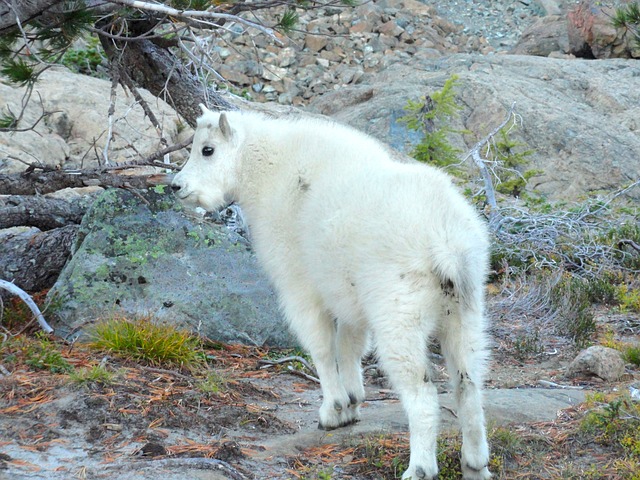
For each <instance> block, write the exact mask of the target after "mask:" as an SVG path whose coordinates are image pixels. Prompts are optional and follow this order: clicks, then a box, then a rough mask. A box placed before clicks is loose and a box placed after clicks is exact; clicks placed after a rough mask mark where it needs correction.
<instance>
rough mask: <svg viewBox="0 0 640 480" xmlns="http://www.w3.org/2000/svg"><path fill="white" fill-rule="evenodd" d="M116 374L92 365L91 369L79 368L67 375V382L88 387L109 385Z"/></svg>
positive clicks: (100, 366)
mask: <svg viewBox="0 0 640 480" xmlns="http://www.w3.org/2000/svg"><path fill="white" fill-rule="evenodd" d="M115 377H116V374H115V373H114V372H111V371H109V370H107V369H106V368H105V367H103V366H102V365H94V366H93V367H88V368H80V369H78V370H74V371H73V372H71V373H70V374H69V380H71V382H73V383H74V384H76V385H79V386H89V385H91V384H95V383H98V384H101V385H111V384H112V383H113V382H114V380H115Z"/></svg>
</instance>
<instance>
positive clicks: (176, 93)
mask: <svg viewBox="0 0 640 480" xmlns="http://www.w3.org/2000/svg"><path fill="white" fill-rule="evenodd" d="M100 41H101V43H102V47H103V48H104V50H105V52H106V53H107V56H108V57H109V62H110V63H111V64H115V65H117V66H118V67H119V68H120V69H121V71H122V72H123V74H125V75H129V77H130V78H131V79H132V80H133V81H134V82H135V83H136V84H137V85H138V86H139V87H142V88H146V89H147V90H149V91H150V92H151V93H152V94H153V95H155V96H156V97H158V98H162V99H164V100H165V101H167V102H168V103H169V104H170V105H171V106H172V107H173V108H174V109H175V110H176V111H177V112H178V113H179V114H180V115H181V116H182V117H183V118H184V119H185V121H186V122H187V123H189V125H191V126H192V127H195V126H196V119H197V118H198V117H199V116H200V115H201V114H202V112H201V110H200V108H199V107H198V105H199V104H201V103H202V104H204V105H208V106H209V108H211V109H214V110H237V108H236V107H235V106H234V105H232V104H231V103H229V102H228V101H226V100H225V99H224V98H222V96H221V95H220V94H219V93H218V92H216V91H215V90H213V89H212V88H205V87H204V84H203V82H202V81H200V80H199V79H198V77H197V76H196V75H194V74H193V73H191V72H190V71H189V70H188V69H187V68H186V67H185V66H184V65H183V64H182V62H181V61H180V59H179V58H178V57H177V56H175V55H174V54H172V53H171V52H170V51H169V50H168V49H166V48H163V47H160V46H158V45H156V44H154V43H153V42H152V41H151V40H137V41H134V42H116V45H117V47H118V48H117V49H116V48H114V41H113V40H112V39H109V38H106V37H104V36H101V37H100Z"/></svg>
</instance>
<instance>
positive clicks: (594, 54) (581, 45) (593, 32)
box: [567, 0, 640, 59]
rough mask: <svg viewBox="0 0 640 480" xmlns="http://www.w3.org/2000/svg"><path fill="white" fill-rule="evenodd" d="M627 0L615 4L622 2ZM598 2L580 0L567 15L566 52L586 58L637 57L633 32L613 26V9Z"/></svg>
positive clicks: (614, 9)
mask: <svg viewBox="0 0 640 480" xmlns="http://www.w3.org/2000/svg"><path fill="white" fill-rule="evenodd" d="M631 1H632V0H623V1H621V2H618V3H620V4H622V5H624V4H628V3H631ZM633 1H635V0H633ZM602 3H603V2H596V1H593V0H582V1H581V2H579V3H578V4H577V5H576V6H575V7H574V8H572V9H571V10H570V11H569V13H568V14H567V27H568V28H567V33H568V36H569V51H570V53H572V54H574V55H576V56H578V57H586V58H600V59H603V58H640V45H638V42H637V41H636V36H635V32H634V31H633V30H631V29H626V28H615V27H614V26H613V24H612V19H613V18H614V17H615V13H616V8H615V7H613V6H611V5H602Z"/></svg>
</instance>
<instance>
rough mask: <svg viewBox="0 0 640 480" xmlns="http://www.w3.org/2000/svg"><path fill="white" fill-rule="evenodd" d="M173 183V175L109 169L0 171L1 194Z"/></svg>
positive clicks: (34, 193) (138, 186) (29, 193)
mask: <svg viewBox="0 0 640 480" xmlns="http://www.w3.org/2000/svg"><path fill="white" fill-rule="evenodd" d="M168 183H170V176H168V175H164V174H158V175H140V176H131V175H118V174H115V173H109V172H100V171H94V172H90V171H89V172H87V171H83V172H79V173H69V172H65V171H61V170H53V171H48V172H29V173H12V174H6V175H1V174H0V195H36V194H45V193H51V192H57V191H58V190H62V189H63V188H78V187H95V186H99V187H116V188H139V189H144V188H149V187H152V186H154V185H166V184H168Z"/></svg>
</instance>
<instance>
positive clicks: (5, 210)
mask: <svg viewBox="0 0 640 480" xmlns="http://www.w3.org/2000/svg"><path fill="white" fill-rule="evenodd" d="M90 204H91V198H88V197H83V198H80V199H77V200H76V201H67V200H62V199H59V198H47V197H43V196H39V195H26V196H23V195H11V196H8V197H0V228H9V227H21V226H24V227H37V228H39V229H40V230H43V231H44V230H53V229H55V228H60V227H64V226H65V225H72V224H79V223H80V222H81V221H82V217H83V215H84V214H85V212H86V211H87V208H88V207H89V205H90Z"/></svg>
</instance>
